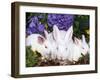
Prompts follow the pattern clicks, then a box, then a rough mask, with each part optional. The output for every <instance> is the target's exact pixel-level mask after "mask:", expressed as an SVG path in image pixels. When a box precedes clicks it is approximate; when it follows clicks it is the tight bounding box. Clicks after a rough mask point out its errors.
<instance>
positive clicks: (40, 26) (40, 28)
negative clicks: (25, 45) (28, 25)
mask: <svg viewBox="0 0 100 80" xmlns="http://www.w3.org/2000/svg"><path fill="white" fill-rule="evenodd" d="M44 29H45V26H44V24H38V30H39V31H40V32H43V31H44Z"/></svg>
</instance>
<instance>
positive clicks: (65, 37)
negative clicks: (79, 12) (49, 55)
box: [51, 25, 73, 60]
mask: <svg viewBox="0 0 100 80" xmlns="http://www.w3.org/2000/svg"><path fill="white" fill-rule="evenodd" d="M72 35H73V27H72V26H71V27H70V28H69V29H68V31H64V30H59V29H58V27H57V26H56V25H54V26H53V33H52V37H53V38H51V39H53V40H54V41H53V42H55V44H56V49H54V53H55V55H56V57H57V58H58V59H62V60H64V59H67V57H68V55H69V54H68V53H69V52H68V50H67V49H68V46H69V43H70V42H71V41H72Z"/></svg>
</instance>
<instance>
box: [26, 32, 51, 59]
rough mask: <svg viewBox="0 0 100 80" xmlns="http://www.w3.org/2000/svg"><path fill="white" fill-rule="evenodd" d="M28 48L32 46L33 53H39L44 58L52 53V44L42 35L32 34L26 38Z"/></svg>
mask: <svg viewBox="0 0 100 80" xmlns="http://www.w3.org/2000/svg"><path fill="white" fill-rule="evenodd" d="M26 46H31V49H32V51H37V52H39V53H40V54H41V55H42V56H43V57H44V58H47V57H48V54H49V53H50V47H51V44H50V43H49V42H48V40H47V39H46V38H45V37H43V36H42V35H40V34H32V35H29V36H28V37H27V38H26Z"/></svg>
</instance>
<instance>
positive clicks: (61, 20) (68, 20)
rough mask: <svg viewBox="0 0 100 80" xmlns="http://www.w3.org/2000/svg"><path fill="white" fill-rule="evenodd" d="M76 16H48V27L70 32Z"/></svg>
mask: <svg viewBox="0 0 100 80" xmlns="http://www.w3.org/2000/svg"><path fill="white" fill-rule="evenodd" d="M73 20H74V16H73V15H70V14H48V19H47V21H48V25H49V27H52V26H53V25H57V26H58V28H59V29H60V30H66V31H67V30H68V28H69V27H70V26H71V25H72V24H73Z"/></svg>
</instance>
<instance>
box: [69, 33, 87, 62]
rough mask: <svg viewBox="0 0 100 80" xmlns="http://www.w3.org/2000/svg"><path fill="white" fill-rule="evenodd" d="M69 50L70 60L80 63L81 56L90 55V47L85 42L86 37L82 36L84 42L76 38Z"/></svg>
mask: <svg viewBox="0 0 100 80" xmlns="http://www.w3.org/2000/svg"><path fill="white" fill-rule="evenodd" d="M68 50H69V55H68V60H70V61H78V59H79V58H80V57H81V54H83V55H86V54H87V53H89V46H88V44H87V42H86V40H85V36H84V35H82V40H81V39H78V38H76V37H74V41H72V42H70V44H69V48H68Z"/></svg>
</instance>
